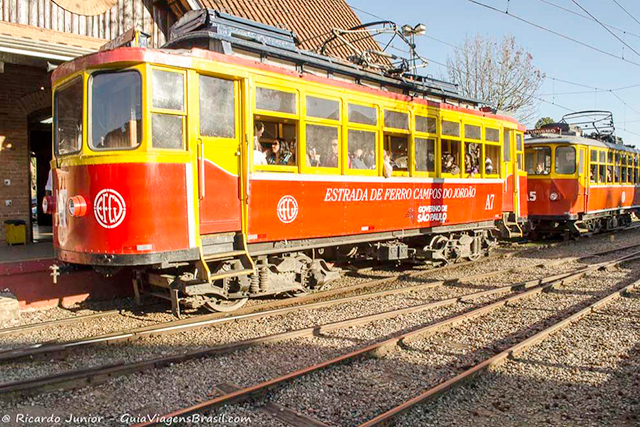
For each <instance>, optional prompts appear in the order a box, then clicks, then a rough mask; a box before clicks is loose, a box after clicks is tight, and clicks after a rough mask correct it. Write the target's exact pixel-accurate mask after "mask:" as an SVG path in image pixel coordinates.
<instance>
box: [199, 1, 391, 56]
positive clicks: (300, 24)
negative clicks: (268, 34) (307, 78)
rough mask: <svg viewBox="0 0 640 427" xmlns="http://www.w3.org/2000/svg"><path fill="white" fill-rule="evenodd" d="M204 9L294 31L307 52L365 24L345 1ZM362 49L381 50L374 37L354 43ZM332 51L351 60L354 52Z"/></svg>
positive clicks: (210, 4) (215, 4) (217, 4)
mask: <svg viewBox="0 0 640 427" xmlns="http://www.w3.org/2000/svg"><path fill="white" fill-rule="evenodd" d="M199 3H200V4H201V5H202V7H204V8H209V9H216V10H219V11H221V12H225V13H229V14H232V15H236V16H239V17H241V18H246V19H250V20H252V21H257V22H260V23H263V24H268V25H272V26H276V27H280V28H282V29H286V30H289V31H293V32H294V33H295V34H296V35H297V36H298V38H299V39H300V41H302V43H301V46H300V47H301V48H302V49H305V50H315V49H316V48H318V47H320V46H321V45H322V42H323V41H324V40H325V39H326V38H328V37H329V36H330V35H331V30H332V29H333V28H341V29H345V30H346V29H349V28H353V27H355V26H358V25H361V24H362V22H361V21H360V19H359V18H358V17H357V16H356V14H355V13H354V12H353V10H352V9H351V8H350V7H349V5H348V4H347V3H346V2H345V1H344V0H323V1H309V0H255V1H246V0H199ZM354 45H356V46H357V47H358V48H360V49H362V50H371V49H375V50H379V49H380V47H379V46H378V44H377V42H376V41H375V40H374V39H373V38H372V37H366V38H364V39H362V40H358V41H356V42H354ZM331 52H332V53H333V54H334V55H336V56H338V57H339V58H342V59H347V57H348V56H350V55H351V54H352V53H353V52H351V50H349V49H348V48H347V47H346V46H335V45H332V48H331Z"/></svg>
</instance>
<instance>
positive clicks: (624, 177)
mask: <svg viewBox="0 0 640 427" xmlns="http://www.w3.org/2000/svg"><path fill="white" fill-rule="evenodd" d="M620 162H621V163H620V170H621V178H620V179H621V180H622V183H623V184H624V183H626V182H627V155H626V154H623V155H622V156H621V157H620Z"/></svg>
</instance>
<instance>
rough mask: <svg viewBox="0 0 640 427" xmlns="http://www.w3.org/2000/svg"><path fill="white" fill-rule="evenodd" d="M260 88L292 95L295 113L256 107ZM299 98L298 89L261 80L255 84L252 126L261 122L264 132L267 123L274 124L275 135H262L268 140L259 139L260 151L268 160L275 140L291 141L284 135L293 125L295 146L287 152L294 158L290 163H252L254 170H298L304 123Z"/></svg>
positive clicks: (252, 96)
mask: <svg viewBox="0 0 640 427" xmlns="http://www.w3.org/2000/svg"><path fill="white" fill-rule="evenodd" d="M262 89H265V90H270V91H276V92H283V93H288V94H292V95H294V109H295V113H289V112H286V111H274V110H265V109H260V108H258V93H259V91H260V90H262ZM301 99H302V95H301V94H300V91H298V90H297V89H291V88H283V87H280V86H276V85H270V84H267V83H262V82H259V83H257V84H256V86H255V90H253V91H252V93H251V106H252V113H253V123H254V126H255V123H257V122H262V123H263V124H264V125H265V133H266V126H267V125H268V126H269V127H271V126H275V132H276V134H275V135H270V136H271V138H267V137H265V136H264V135H263V138H262V139H270V140H269V141H266V142H265V141H259V142H260V146H261V147H262V152H263V153H264V154H265V157H267V160H268V158H269V150H271V148H270V147H273V145H274V144H275V142H276V141H278V140H281V141H284V142H285V143H287V144H289V143H290V142H291V141H287V140H286V136H290V135H285V133H286V130H287V129H288V128H290V127H291V126H293V127H294V131H293V132H292V134H293V135H295V147H294V148H293V150H291V147H289V153H291V154H292V156H293V158H294V160H293V161H292V162H291V163H288V164H284V165H282V164H266V165H256V164H254V165H253V168H254V170H256V171H262V172H283V173H298V172H299V171H300V169H301V167H302V165H303V163H304V162H301V161H300V153H301V147H300V146H301V144H300V140H301V134H302V126H303V125H304V123H302V120H301V111H300V110H301V105H300V103H301ZM264 144H270V146H269V147H265V145H264ZM279 145H280V144H279Z"/></svg>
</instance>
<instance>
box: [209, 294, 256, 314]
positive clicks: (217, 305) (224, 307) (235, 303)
mask: <svg viewBox="0 0 640 427" xmlns="http://www.w3.org/2000/svg"><path fill="white" fill-rule="evenodd" d="M205 298H206V299H207V301H206V302H205V303H204V307H205V308H206V309H207V310H209V311H211V312H213V313H217V312H222V313H229V312H231V311H235V310H237V309H239V308H240V307H242V306H243V305H245V304H246V302H247V301H248V300H249V298H242V299H236V300H231V301H227V300H221V299H218V298H216V297H205Z"/></svg>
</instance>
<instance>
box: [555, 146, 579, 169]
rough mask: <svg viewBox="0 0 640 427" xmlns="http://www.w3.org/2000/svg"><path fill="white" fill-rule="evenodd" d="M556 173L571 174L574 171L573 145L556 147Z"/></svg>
mask: <svg viewBox="0 0 640 427" xmlns="http://www.w3.org/2000/svg"><path fill="white" fill-rule="evenodd" d="M556 173H558V174H561V175H572V174H574V173H576V149H575V148H573V147H558V148H556Z"/></svg>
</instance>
